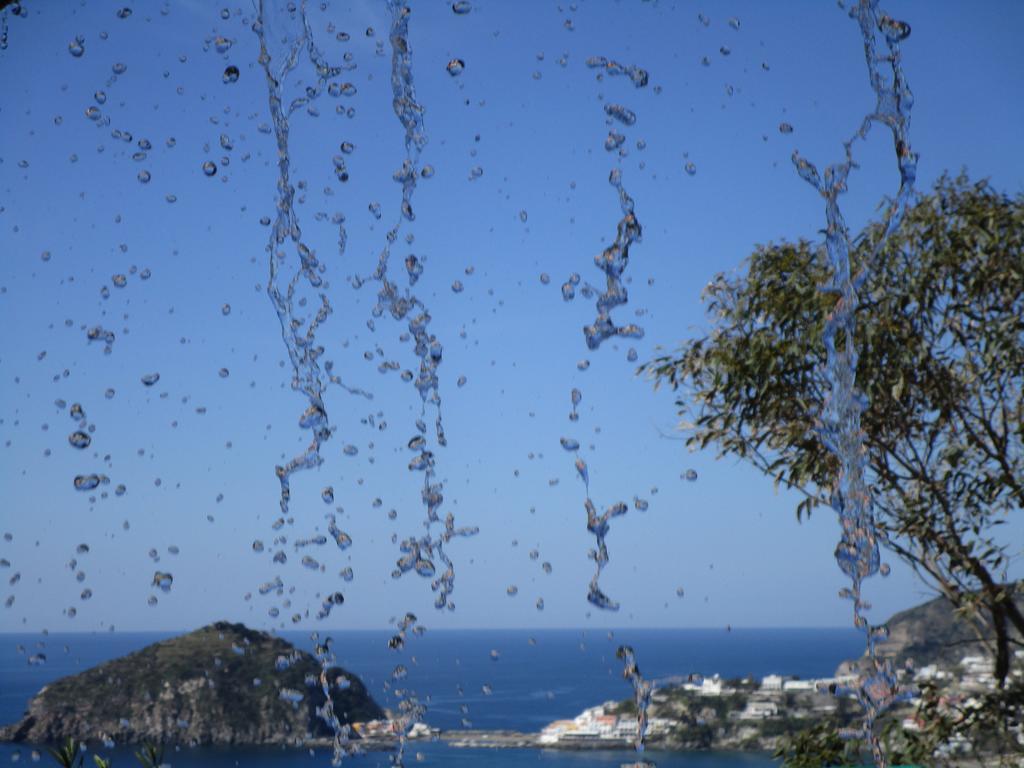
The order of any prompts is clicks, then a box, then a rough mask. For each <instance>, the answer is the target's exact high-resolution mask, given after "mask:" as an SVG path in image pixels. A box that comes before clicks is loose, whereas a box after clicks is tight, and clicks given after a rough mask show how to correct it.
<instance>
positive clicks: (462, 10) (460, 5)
mask: <svg viewBox="0 0 1024 768" xmlns="http://www.w3.org/2000/svg"><path fill="white" fill-rule="evenodd" d="M452 10H453V11H454V12H455V13H457V14H458V15H460V16H465V15H466V14H467V13H469V12H470V11H471V10H473V6H472V5H471V4H470V2H469V0H458V2H455V3H452Z"/></svg>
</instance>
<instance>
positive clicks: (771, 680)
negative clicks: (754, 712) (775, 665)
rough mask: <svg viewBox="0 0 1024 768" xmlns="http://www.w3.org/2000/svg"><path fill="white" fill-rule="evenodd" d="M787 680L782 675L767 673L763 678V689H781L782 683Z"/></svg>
mask: <svg viewBox="0 0 1024 768" xmlns="http://www.w3.org/2000/svg"><path fill="white" fill-rule="evenodd" d="M785 681H786V678H784V677H783V676H782V675H765V676H764V677H762V678H761V690H762V691H781V690H782V684H783V683H784V682H785Z"/></svg>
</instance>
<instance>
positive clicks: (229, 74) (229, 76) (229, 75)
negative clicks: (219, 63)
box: [223, 64, 241, 84]
mask: <svg viewBox="0 0 1024 768" xmlns="http://www.w3.org/2000/svg"><path fill="white" fill-rule="evenodd" d="M240 74H241V73H240V72H239V71H238V67H236V66H235V65H234V64H231V65H229V66H228V67H226V68H225V69H224V77H223V80H224V82H225V83H228V84H230V83H237V82H238V78H239V76H240Z"/></svg>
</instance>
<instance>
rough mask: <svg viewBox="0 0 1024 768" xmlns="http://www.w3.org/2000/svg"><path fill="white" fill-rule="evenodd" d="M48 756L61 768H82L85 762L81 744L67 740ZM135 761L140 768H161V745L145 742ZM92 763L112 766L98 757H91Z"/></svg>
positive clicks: (162, 756)
mask: <svg viewBox="0 0 1024 768" xmlns="http://www.w3.org/2000/svg"><path fill="white" fill-rule="evenodd" d="M50 754H51V755H53V759H54V761H55V762H56V763H57V765H59V766H61V768H82V763H83V761H84V760H85V747H84V745H83V744H82V743H81V742H79V741H75V740H74V739H70V738H69V739H68V740H67V741H65V742H64V743H63V744H62V745H61V746H60V747H58V748H57V749H51V750H50ZM135 759H136V760H138V762H139V765H141V766H142V768H161V766H163V765H164V748H163V745H156V744H151V743H149V742H146V743H145V744H143V745H142V748H141V749H140V750H139V751H138V752H136V753H135ZM92 761H93V763H95V764H96V768H111V766H112V765H113V763H112V762H111V760H110V759H109V758H105V757H101V756H99V755H93V756H92Z"/></svg>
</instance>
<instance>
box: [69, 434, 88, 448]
mask: <svg viewBox="0 0 1024 768" xmlns="http://www.w3.org/2000/svg"><path fill="white" fill-rule="evenodd" d="M68 442H69V443H71V447H72V448H78V449H79V450H83V449H85V448H88V447H89V444H90V443H91V442H92V438H91V437H89V435H88V434H87V433H85V432H82V431H78V432H72V433H71V434H70V435H68Z"/></svg>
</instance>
